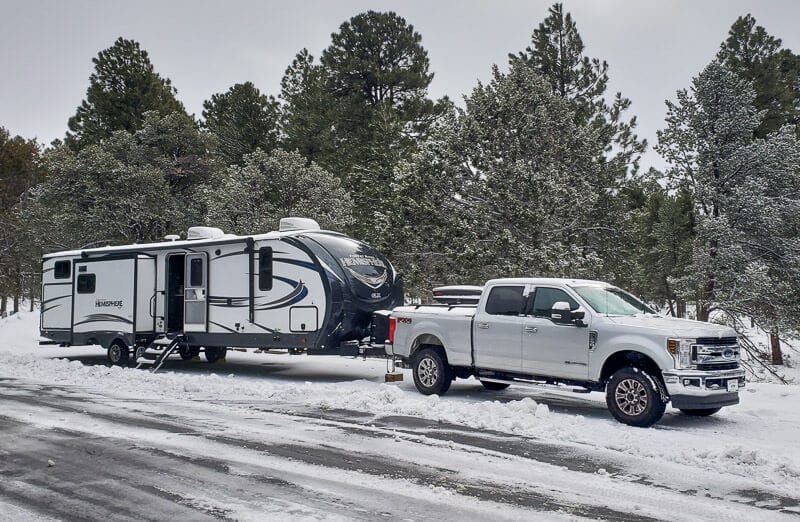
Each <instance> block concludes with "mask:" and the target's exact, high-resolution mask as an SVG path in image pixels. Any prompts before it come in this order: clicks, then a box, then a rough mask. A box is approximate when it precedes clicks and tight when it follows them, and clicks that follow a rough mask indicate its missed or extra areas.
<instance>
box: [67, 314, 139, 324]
mask: <svg viewBox="0 0 800 522" xmlns="http://www.w3.org/2000/svg"><path fill="white" fill-rule="evenodd" d="M103 322H109V323H125V324H133V321H131V320H130V319H126V318H124V317H120V316H118V315H111V314H90V315H87V316H86V319H84V320H83V321H79V322H77V323H75V324H74V325H73V326H78V325H79V324H86V323H103Z"/></svg>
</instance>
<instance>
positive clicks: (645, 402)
mask: <svg viewBox="0 0 800 522" xmlns="http://www.w3.org/2000/svg"><path fill="white" fill-rule="evenodd" d="M656 378H657V377H653V376H651V375H649V374H648V373H647V372H645V371H644V370H642V369H640V368H635V367H630V366H628V367H625V368H620V369H619V370H617V371H616V372H614V374H613V375H612V376H611V378H610V379H609V380H608V384H606V404H607V405H608V410H609V411H610V412H611V415H613V416H614V418H615V419H617V420H618V421H620V422H622V423H623V424H627V425H629V426H638V427H640V428H645V427H647V426H652V425H653V424H655V423H656V422H658V420H659V419H660V418H661V417H662V416H663V415H664V410H665V409H666V407H667V403H666V402H665V401H664V400H663V399H662V397H661V390H660V389H659V386H658V383H657V382H656V380H655V379H656Z"/></svg>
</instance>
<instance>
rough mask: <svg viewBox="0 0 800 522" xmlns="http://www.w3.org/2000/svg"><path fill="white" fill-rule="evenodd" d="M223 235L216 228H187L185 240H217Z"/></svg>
mask: <svg viewBox="0 0 800 522" xmlns="http://www.w3.org/2000/svg"><path fill="white" fill-rule="evenodd" d="M224 235H225V233H224V232H223V231H222V230H220V229H218V228H216V227H189V231H188V233H187V234H186V239H189V240H193V239H219V238H221V237H222V236H224Z"/></svg>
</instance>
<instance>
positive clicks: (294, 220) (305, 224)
mask: <svg viewBox="0 0 800 522" xmlns="http://www.w3.org/2000/svg"><path fill="white" fill-rule="evenodd" d="M296 230H319V223H317V222H316V221H314V220H313V219H309V218H299V217H288V218H282V219H281V222H280V225H279V226H278V231H280V232H294V231H296Z"/></svg>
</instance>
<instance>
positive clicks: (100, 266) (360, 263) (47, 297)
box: [40, 218, 403, 364]
mask: <svg viewBox="0 0 800 522" xmlns="http://www.w3.org/2000/svg"><path fill="white" fill-rule="evenodd" d="M166 239H167V241H165V242H161V243H152V244H141V245H137V244H134V245H124V246H112V247H104V248H93V249H86V250H72V251H67V252H56V253H52V254H47V255H45V256H44V257H43V259H42V308H41V325H40V330H41V335H42V337H43V338H44V340H43V343H47V344H61V345H91V344H97V345H100V346H102V347H104V348H105V349H106V350H107V351H108V357H109V359H110V360H111V362H113V363H115V364H125V363H127V362H128V360H129V358H130V357H131V355H133V356H134V358H135V359H138V360H139V361H140V362H142V360H143V359H147V357H146V356H145V355H146V354H147V353H148V352H152V353H162V354H163V355H164V357H160V358H159V359H160V360H159V364H160V363H161V362H163V359H164V358H165V357H166V355H168V352H169V353H171V352H172V351H173V350H175V351H177V352H178V353H180V355H181V356H183V357H184V358H190V357H193V356H194V355H197V354H198V353H200V351H201V350H202V351H203V352H205V356H206V358H207V359H208V360H209V361H212V362H213V361H214V360H216V359H219V358H220V357H222V356H223V355H224V353H225V350H226V349H227V347H237V348H253V349H256V348H261V349H288V350H291V351H299V350H302V351H307V352H308V353H317V354H343V353H353V354H355V353H358V345H359V343H360V341H361V340H362V339H364V338H366V337H368V336H369V335H370V328H371V323H372V316H373V313H374V312H375V311H377V310H390V309H392V308H394V307H395V306H398V305H401V304H402V301H403V291H402V283H401V281H400V279H399V277H398V276H397V274H396V273H395V270H394V268H393V267H392V265H391V263H389V261H388V260H387V259H386V258H385V257H384V256H382V255H381V254H380V253H379V252H377V251H375V250H374V249H372V248H371V247H369V246H368V245H366V244H364V243H362V242H360V241H357V240H355V239H352V238H350V237H347V236H345V235H343V234H339V233H336V232H330V231H323V230H320V228H319V225H318V224H317V223H316V222H315V221H313V220H311V219H305V218H285V219H282V220H281V221H280V227H279V230H278V231H277V232H269V233H266V234H258V235H251V236H237V235H232V234H225V233H223V232H222V231H221V230H220V229H218V228H212V227H192V228H190V229H189V231H188V234H187V238H186V239H185V240H179V238H178V236H167V238H166ZM167 348H169V350H167Z"/></svg>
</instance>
